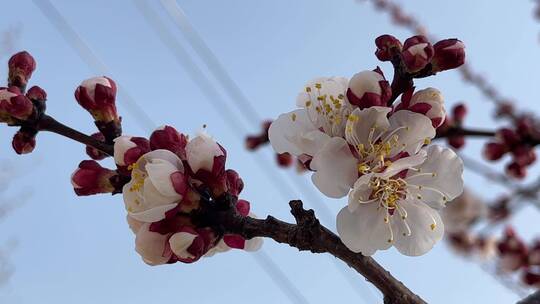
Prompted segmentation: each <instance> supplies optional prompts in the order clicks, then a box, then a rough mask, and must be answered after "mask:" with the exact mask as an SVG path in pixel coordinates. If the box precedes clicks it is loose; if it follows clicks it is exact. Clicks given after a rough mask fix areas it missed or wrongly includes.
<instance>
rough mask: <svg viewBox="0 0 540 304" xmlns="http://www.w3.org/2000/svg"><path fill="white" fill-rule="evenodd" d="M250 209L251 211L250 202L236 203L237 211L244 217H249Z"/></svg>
mask: <svg viewBox="0 0 540 304" xmlns="http://www.w3.org/2000/svg"><path fill="white" fill-rule="evenodd" d="M249 209H250V204H249V202H248V201H246V200H243V199H241V200H238V202H236V211H238V213H239V214H240V215H241V216H243V217H246V216H248V215H249Z"/></svg>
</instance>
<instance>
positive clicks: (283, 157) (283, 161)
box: [276, 152, 294, 168]
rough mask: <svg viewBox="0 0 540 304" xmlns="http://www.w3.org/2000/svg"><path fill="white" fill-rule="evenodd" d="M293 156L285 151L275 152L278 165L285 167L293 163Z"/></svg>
mask: <svg viewBox="0 0 540 304" xmlns="http://www.w3.org/2000/svg"><path fill="white" fill-rule="evenodd" d="M293 160H294V159H293V157H292V155H291V154H289V153H287V152H285V153H281V154H280V153H276V161H277V164H278V166H280V167H283V168H286V167H290V166H291V165H292V164H293Z"/></svg>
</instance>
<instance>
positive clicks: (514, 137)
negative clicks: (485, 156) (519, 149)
mask: <svg viewBox="0 0 540 304" xmlns="http://www.w3.org/2000/svg"><path fill="white" fill-rule="evenodd" d="M495 136H496V137H497V138H498V139H499V140H500V141H501V142H503V143H504V144H505V145H507V146H508V147H512V146H515V145H517V144H518V143H519V142H521V138H520V136H519V135H518V134H517V133H516V132H514V130H511V129H508V128H502V129H500V130H498V131H497V134H496V135H495Z"/></svg>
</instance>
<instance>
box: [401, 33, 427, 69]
mask: <svg viewBox="0 0 540 304" xmlns="http://www.w3.org/2000/svg"><path fill="white" fill-rule="evenodd" d="M432 57H433V46H432V45H431V43H429V41H428V39H427V38H426V37H424V36H421V35H418V36H413V37H411V38H409V39H407V40H405V42H404V43H403V50H402V52H401V58H402V60H403V64H404V65H405V68H406V69H407V71H408V72H409V73H415V72H418V71H420V70H421V69H423V68H425V67H426V65H428V64H429V62H430V61H431V58H432Z"/></svg>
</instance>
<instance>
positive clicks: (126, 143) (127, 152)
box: [114, 136, 150, 171]
mask: <svg viewBox="0 0 540 304" xmlns="http://www.w3.org/2000/svg"><path fill="white" fill-rule="evenodd" d="M147 152H150V142H149V141H148V140H147V139H146V138H143V137H131V136H119V137H117V138H115V139H114V161H115V163H116V165H118V167H120V168H125V169H127V170H128V171H130V169H129V168H128V167H129V166H130V165H132V164H134V163H135V162H137V160H138V159H139V157H141V156H142V155H144V154H146V153H147Z"/></svg>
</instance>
